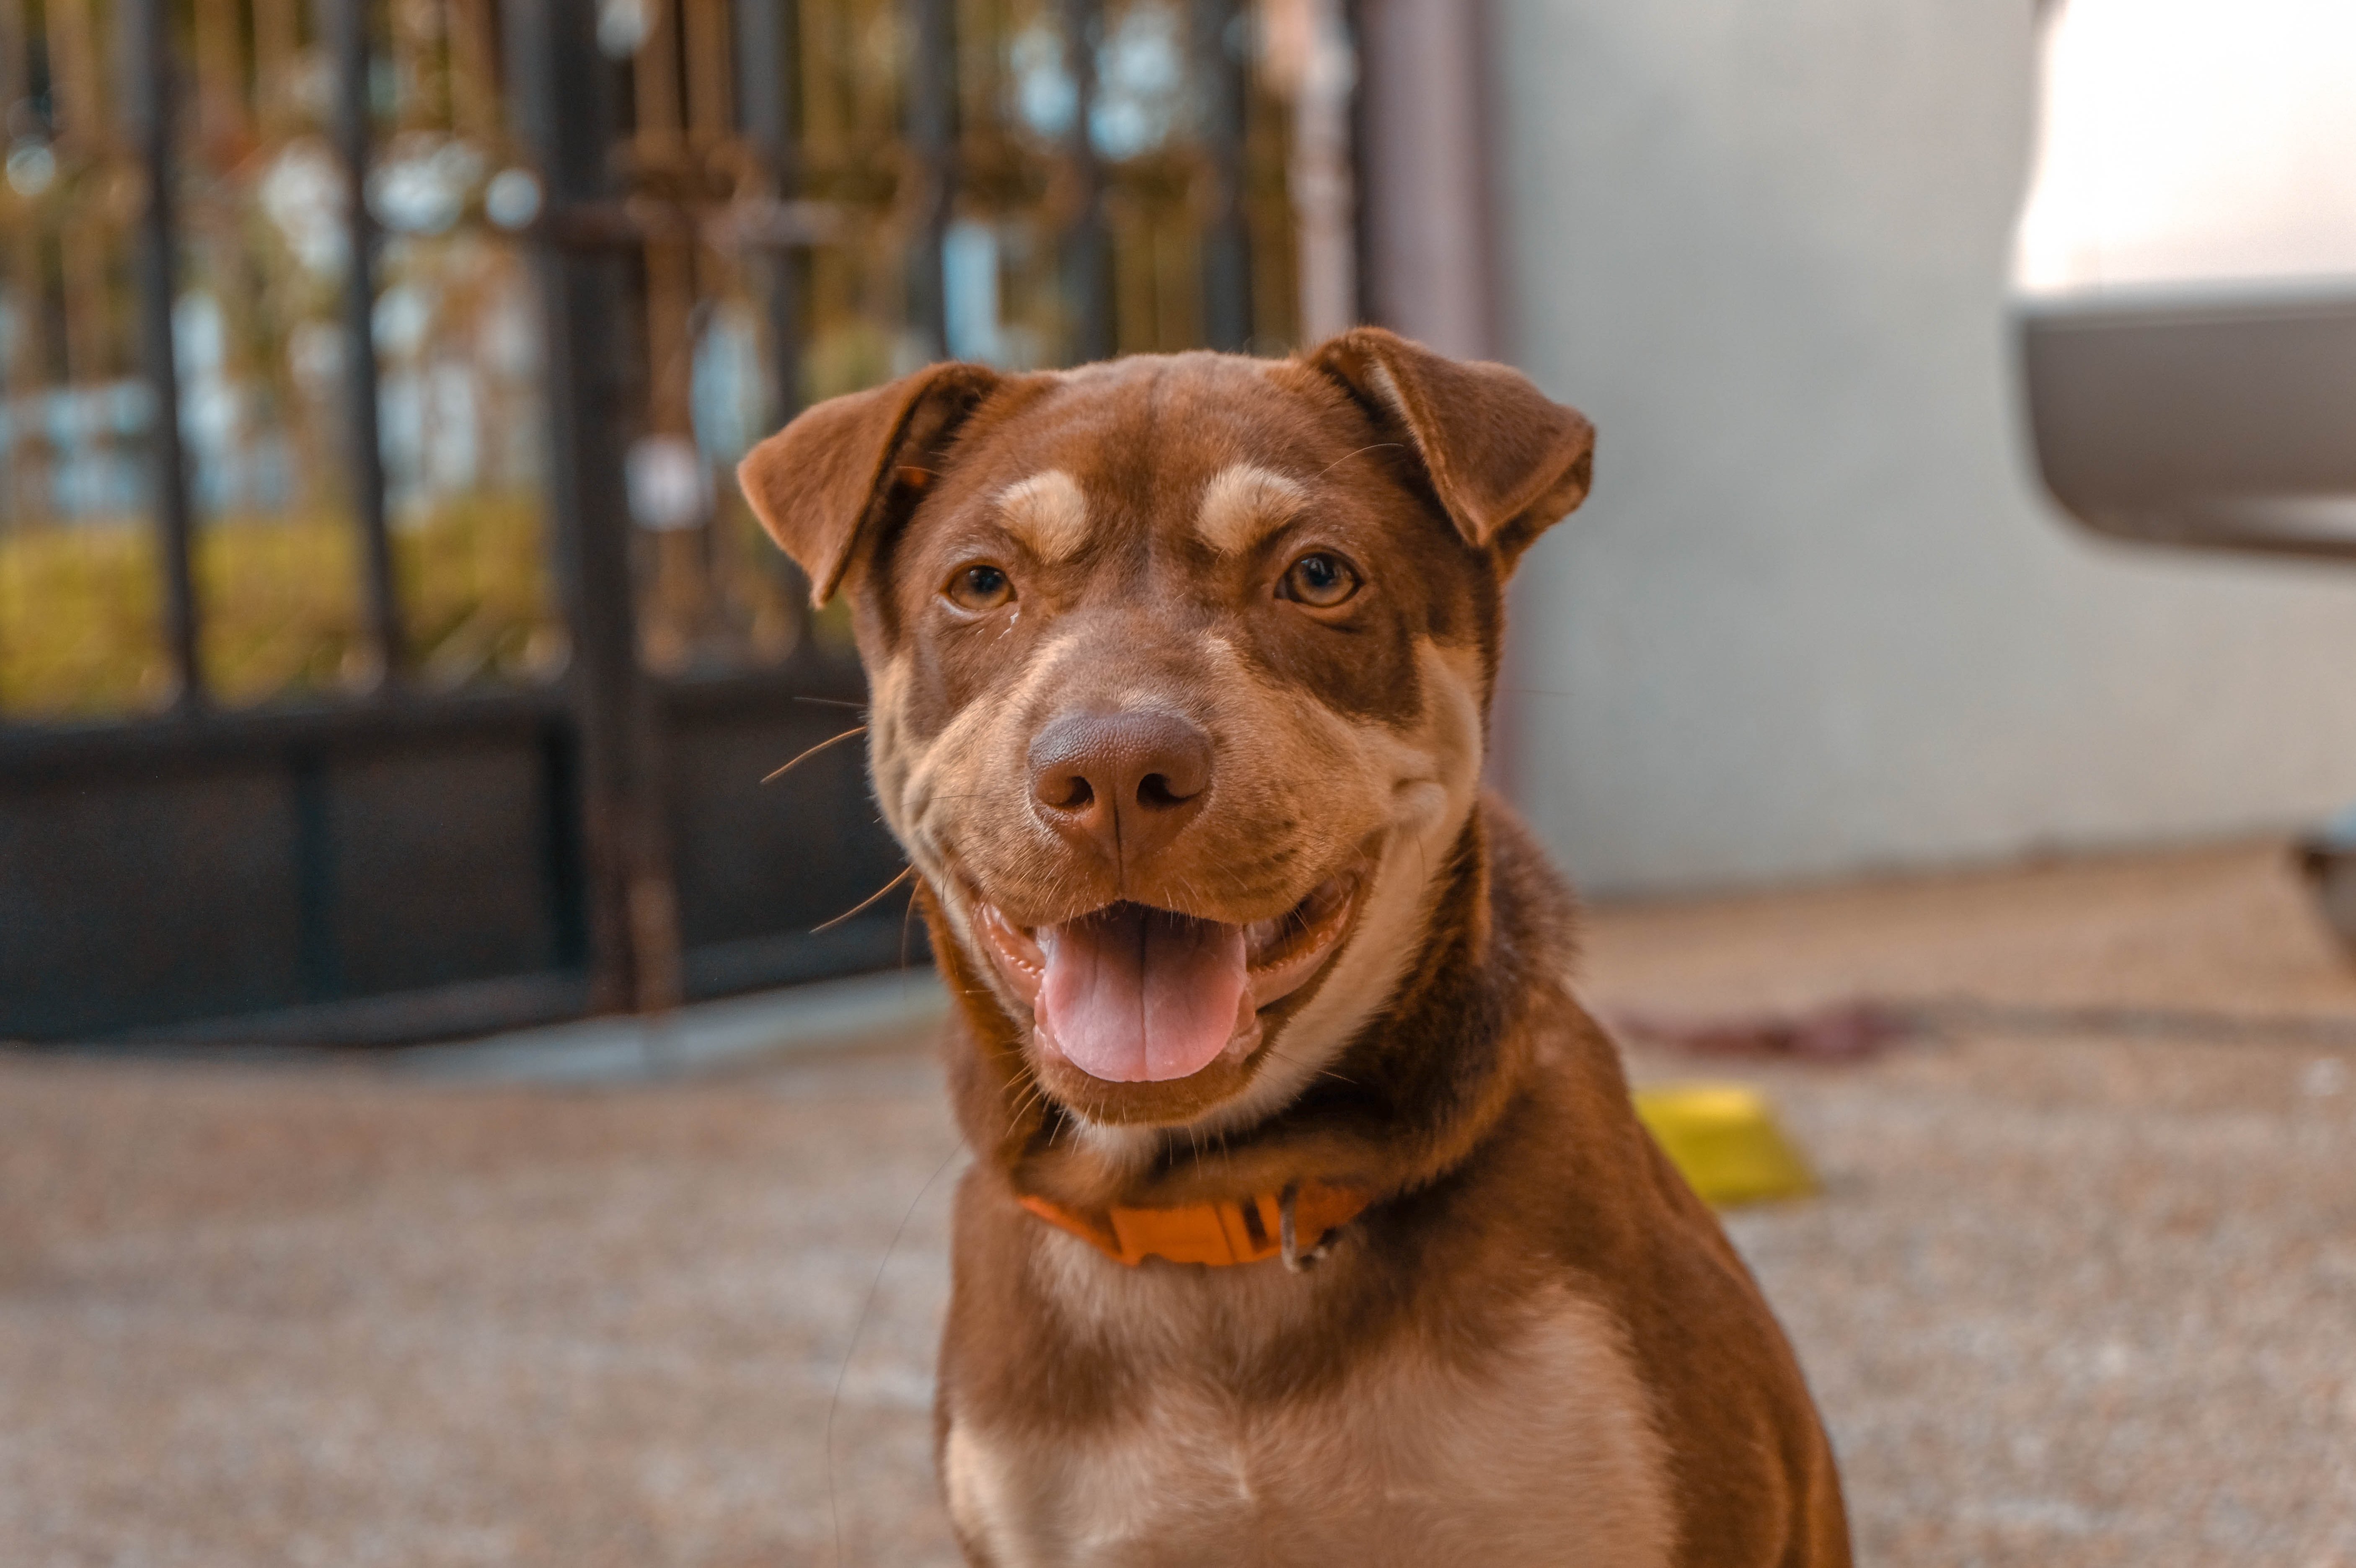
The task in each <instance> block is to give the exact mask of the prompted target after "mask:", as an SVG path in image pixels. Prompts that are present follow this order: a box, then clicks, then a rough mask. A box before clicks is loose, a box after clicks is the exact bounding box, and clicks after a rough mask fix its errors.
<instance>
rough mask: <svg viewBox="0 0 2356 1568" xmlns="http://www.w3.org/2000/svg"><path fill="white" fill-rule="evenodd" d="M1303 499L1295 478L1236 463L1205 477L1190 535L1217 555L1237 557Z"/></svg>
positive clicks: (1305, 498) (1303, 491)
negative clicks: (1198, 537)
mask: <svg viewBox="0 0 2356 1568" xmlns="http://www.w3.org/2000/svg"><path fill="white" fill-rule="evenodd" d="M1308 499H1309V488H1308V486H1307V485H1303V484H1301V481H1300V480H1298V479H1288V478H1286V477H1285V476H1284V475H1281V474H1278V473H1275V472H1273V471H1272V470H1269V469H1266V468H1262V467H1259V466H1258V465H1257V464H1250V463H1237V464H1233V465H1231V466H1229V467H1226V468H1222V469H1220V470H1219V471H1218V473H1216V474H1215V475H1212V476H1211V482H1210V484H1209V485H1205V487H1204V490H1203V507H1202V510H1200V511H1199V512H1197V513H1195V514H1194V531H1195V533H1197V534H1199V535H1201V536H1202V539H1203V542H1204V543H1205V544H1207V545H1209V546H1210V547H1211V548H1212V549H1215V550H1217V551H1218V552H1219V553H1220V554H1222V555H1241V554H1242V553H1243V552H1244V551H1246V550H1248V549H1251V548H1252V546H1254V545H1256V544H1258V543H1259V541H1260V540H1261V539H1266V538H1267V537H1268V536H1269V533H1271V532H1272V531H1274V530H1275V529H1277V528H1280V527H1282V526H1283V525H1284V524H1285V522H1286V521H1287V520H1289V519H1290V517H1291V516H1292V514H1293V513H1295V512H1297V511H1299V510H1300V509H1301V506H1302V505H1303V504H1304V503H1306V502H1307V501H1308Z"/></svg>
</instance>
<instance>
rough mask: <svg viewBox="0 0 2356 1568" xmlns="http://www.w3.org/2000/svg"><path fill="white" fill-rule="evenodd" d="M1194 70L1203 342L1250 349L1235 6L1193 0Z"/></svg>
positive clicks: (1231, 0)
mask: <svg viewBox="0 0 2356 1568" xmlns="http://www.w3.org/2000/svg"><path fill="white" fill-rule="evenodd" d="M1245 51H1246V38H1245V32H1244V16H1243V8H1242V6H1241V5H1240V4H1239V3H1238V0H1194V68H1195V69H1196V70H1197V71H1198V72H1199V73H1200V75H1201V80H1202V84H1203V109H1204V114H1203V152H1204V157H1205V165H1206V167H1205V174H1206V176H1207V187H1208V188H1207V189H1206V190H1205V193H1204V197H1205V199H1204V202H1203V208H1202V210H1203V341H1204V343H1205V345H1206V346H1208V347H1212V348H1224V349H1229V350H1242V349H1245V348H1248V347H1250V346H1251V336H1252V299H1251V230H1250V229H1249V227H1248V224H1247V222H1246V219H1245V216H1244V133H1245V115H1246V114H1247V113H1248V91H1249V87H1250V83H1249V80H1248V77H1247V74H1246V73H1247V70H1248V59H1247V58H1246V52H1245Z"/></svg>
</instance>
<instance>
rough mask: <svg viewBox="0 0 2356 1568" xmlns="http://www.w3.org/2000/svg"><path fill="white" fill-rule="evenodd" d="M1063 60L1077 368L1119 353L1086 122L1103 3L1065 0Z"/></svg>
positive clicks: (1067, 280)
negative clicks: (1068, 98)
mask: <svg viewBox="0 0 2356 1568" xmlns="http://www.w3.org/2000/svg"><path fill="white" fill-rule="evenodd" d="M1063 22H1064V49H1065V61H1066V65H1067V66H1068V67H1069V69H1070V70H1071V73H1072V129H1071V133H1070V134H1069V135H1068V136H1067V137H1066V140H1065V152H1064V156H1065V160H1066V164H1067V165H1068V166H1069V173H1070V178H1071V182H1072V216H1071V220H1070V224H1069V226H1068V227H1067V228H1066V229H1065V231H1064V297H1065V299H1066V302H1067V304H1066V308H1067V309H1068V310H1069V311H1070V312H1071V321H1072V333H1071V342H1070V349H1069V357H1070V359H1071V360H1072V362H1073V363H1074V364H1076V365H1077V364H1086V363H1087V362H1088V361H1090V360H1092V359H1109V358H1111V357H1113V355H1114V354H1115V353H1116V352H1118V350H1119V345H1118V344H1117V343H1116V341H1115V338H1116V336H1118V335H1117V334H1116V332H1115V330H1114V313H1113V295H1112V235H1111V233H1110V232H1109V230H1108V229H1106V227H1105V211H1104V165H1102V164H1101V163H1100V162H1099V161H1098V158H1097V144H1096V139H1095V136H1094V133H1093V131H1092V127H1091V122H1093V121H1094V120H1095V118H1096V107H1097V45H1098V42H1099V41H1101V39H1102V37H1103V35H1104V6H1103V4H1102V0H1064V7H1063Z"/></svg>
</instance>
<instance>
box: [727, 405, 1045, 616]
mask: <svg viewBox="0 0 2356 1568" xmlns="http://www.w3.org/2000/svg"><path fill="white" fill-rule="evenodd" d="M998 381H999V376H998V372H996V371H995V370H992V369H991V368H989V367H987V366H983V365H966V364H959V363H956V362H949V363H946V364H940V365H928V366H926V368H924V369H922V370H918V371H916V373H915V374H913V375H908V376H903V377H901V378H900V379H898V380H896V381H892V382H887V383H886V384H884V385H883V386H881V387H874V388H871V389H868V390H867V391H864V392H851V393H848V394H846V395H844V396H842V397H840V398H830V399H828V400H826V401H825V402H822V403H820V404H819V405H818V406H817V407H816V408H813V409H810V410H808V411H805V412H803V413H802V414H801V415H800V416H799V417H798V418H797V419H795V420H794V421H793V422H792V423H791V424H788V425H787V426H786V428H785V429H783V430H781V431H779V432H777V433H776V434H775V435H773V436H771V437H769V439H768V440H766V441H765V442H763V443H761V444H760V445H758V446H756V447H755V448H754V449H753V450H752V451H751V452H750V453H746V454H745V458H744V462H742V463H740V464H737V465H736V483H737V484H738V485H741V486H742V487H743V488H744V499H745V500H747V501H749V502H751V503H752V505H753V515H754V516H755V517H759V518H760V519H761V526H762V527H763V528H766V529H768V530H769V537H770V538H771V539H775V540H776V541H777V548H778V549H782V550H784V551H785V552H786V553H787V555H789V556H791V557H793V560H794V564H795V565H797V566H798V567H800V568H801V569H802V572H803V574H804V575H805V576H807V577H808V578H809V581H810V603H813V604H819V605H822V604H824V603H826V602H827V601H828V600H829V599H830V598H832V597H833V596H834V591H835V589H836V588H838V587H840V586H841V582H842V578H843V574H844V573H845V572H846V571H849V570H850V569H851V560H852V559H853V557H854V556H855V555H856V554H857V552H858V549H859V545H860V541H861V540H862V539H867V538H870V537H872V535H873V532H874V531H875V530H876V529H877V528H879V527H881V526H882V525H883V523H884V521H885V520H886V519H887V518H889V517H892V516H893V515H894V513H895V512H898V511H905V509H906V508H907V507H910V506H913V505H914V504H915V501H916V496H920V495H922V494H923V493H924V491H925V489H926V487H927V486H928V485H931V484H932V482H933V481H934V480H935V479H937V478H938V477H939V474H938V472H937V469H936V468H935V467H934V466H933V464H934V460H935V459H936V458H937V454H938V453H939V452H940V450H941V449H942V447H943V446H944V445H945V444H946V443H948V439H949V437H950V436H952V435H953V434H955V433H956V432H957V428H958V426H959V425H961V424H963V423H964V422H965V419H966V416H967V415H968V414H970V413H971V412H972V411H974V409H975V407H976V406H977V405H979V404H980V402H981V400H982V399H984V398H986V397H988V396H989V395H990V393H991V389H993V388H994V387H996V386H997V385H998Z"/></svg>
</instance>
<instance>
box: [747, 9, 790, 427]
mask: <svg viewBox="0 0 2356 1568" xmlns="http://www.w3.org/2000/svg"><path fill="white" fill-rule="evenodd" d="M799 13H800V7H799V6H798V5H796V4H795V0H737V4H736V59H737V71H736V77H737V81H736V102H737V105H738V108H737V113H738V115H739V117H740V121H741V128H742V130H743V131H744V139H745V140H746V141H748V142H750V143H751V144H753V145H754V146H755V148H757V149H759V151H760V155H761V158H762V160H763V161H764V162H765V163H766V164H767V165H768V174H769V186H770V194H771V195H772V196H773V197H775V198H776V200H777V201H779V202H780V203H786V202H790V201H792V200H793V199H794V197H795V195H796V193H797V191H798V188H799V185H800V174H801V171H800V168H799V167H798V158H797V157H796V154H797V152H798V147H797V146H796V144H795V129H796V126H795V122H796V120H797V119H798V114H797V112H796V111H797V107H798V106H797V104H796V102H795V94H794V84H795V82H796V80H797V75H796V68H797V67H798V64H799V59H800V50H799V48H798V44H799V37H800V28H799V26H798V24H799V21H800V16H799ZM763 261H764V266H763V272H764V273H765V276H764V277H763V280H762V282H763V285H764V288H763V292H764V293H765V295H766V297H765V298H764V300H763V302H762V304H763V305H764V307H765V310H766V315H767V317H768V327H769V359H770V364H771V366H772V368H773V373H774V374H775V375H776V382H777V409H776V414H777V421H778V422H779V423H780V424H782V423H784V422H785V421H787V420H790V419H792V418H793V417H794V415H796V414H798V413H799V412H800V411H801V372H802V337H801V311H800V308H799V301H798V297H797V296H798V293H799V292H800V291H799V288H798V277H797V275H796V274H797V272H798V270H799V269H798V261H797V258H796V257H795V255H794V253H793V252H792V251H787V250H784V249H777V250H773V251H770V252H769V254H768V255H767V256H766V257H765V258H764V259H763Z"/></svg>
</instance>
